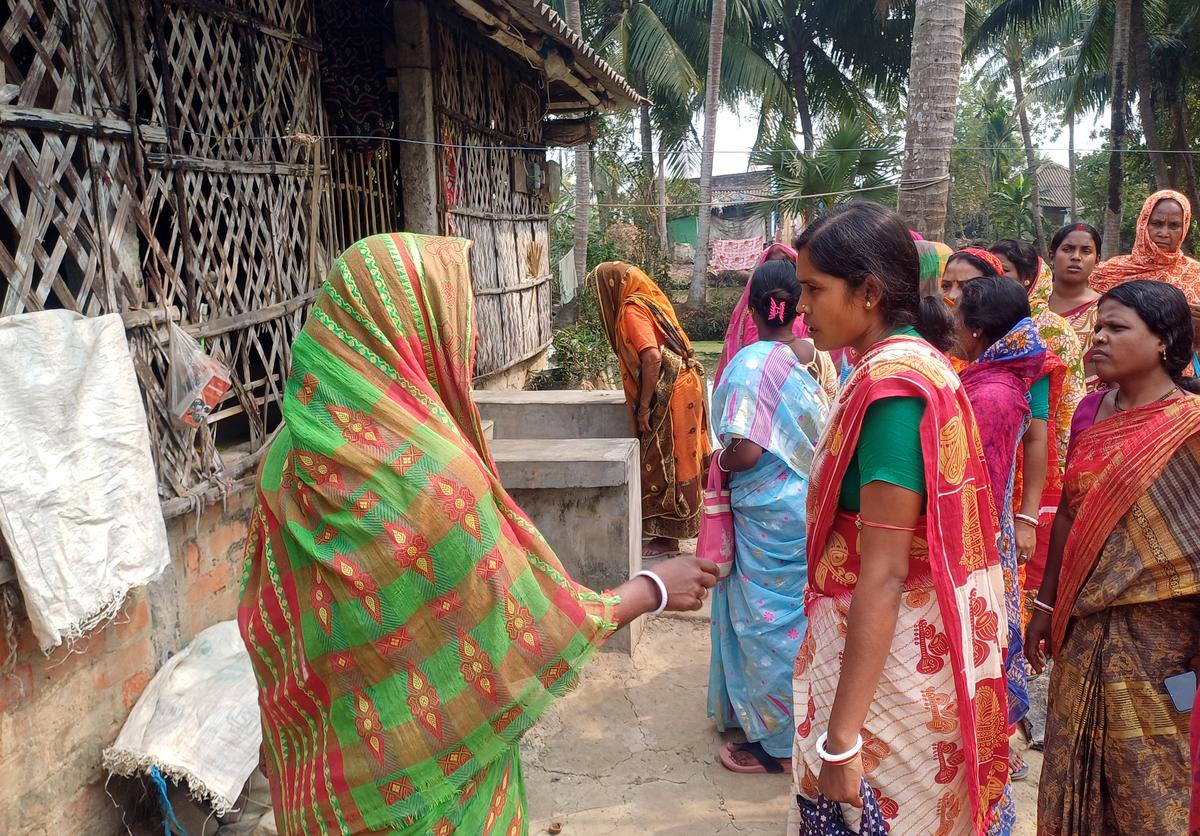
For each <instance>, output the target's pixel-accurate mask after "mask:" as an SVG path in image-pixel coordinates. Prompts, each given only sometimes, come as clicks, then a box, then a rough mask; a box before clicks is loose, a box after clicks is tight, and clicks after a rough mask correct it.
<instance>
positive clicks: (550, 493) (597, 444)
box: [491, 437, 642, 652]
mask: <svg viewBox="0 0 1200 836" xmlns="http://www.w3.org/2000/svg"><path fill="white" fill-rule="evenodd" d="M491 451H492V456H493V457H494V458H495V460H496V466H497V467H498V468H499V470H500V481H501V482H502V483H503V484H504V487H505V488H506V489H507V490H508V492H509V493H510V494H511V495H512V497H513V499H515V500H516V502H517V504H518V505H520V506H521V507H522V508H523V509H524V510H525V513H527V514H528V515H529V517H530V518H531V519H532V520H533V522H534V524H535V525H537V527H538V528H539V529H540V530H541V532H542V535H543V536H544V537H545V538H546V541H547V542H548V543H549V544H550V545H551V547H552V548H553V549H554V551H555V553H556V554H558V557H559V559H560V560H561V561H562V563H563V566H564V567H565V568H566V570H567V573H568V574H569V575H570V576H571V577H572V578H574V579H575V580H577V581H579V582H580V583H582V584H584V585H586V586H589V587H591V588H592V589H596V590H601V589H611V588H613V587H616V586H618V585H620V584H621V583H623V582H624V581H626V580H628V579H629V577H630V576H632V575H633V574H634V573H635V572H637V571H638V570H640V569H641V568H642V516H641V495H642V487H641V475H640V473H639V472H638V460H639V459H638V455H639V453H638V443H637V441H636V440H635V439H632V438H623V439H596V438H580V439H545V438H538V439H512V438H505V437H501V438H498V439H496V440H495V441H493V442H492V443H491ZM639 635H640V625H639V624H635V625H634V626H633V629H632V630H622V631H621V632H620V633H618V634H617V635H616V636H615V637H614V638H613V639H612V640H611V641H609V642H608V643H606V645H605V648H606V649H609V650H620V651H625V652H628V651H630V650H631V649H632V647H633V646H635V645H636V644H637V640H638V637H639Z"/></svg>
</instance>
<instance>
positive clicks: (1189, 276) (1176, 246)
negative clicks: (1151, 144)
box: [1091, 189, 1200, 318]
mask: <svg viewBox="0 0 1200 836" xmlns="http://www.w3.org/2000/svg"><path fill="white" fill-rule="evenodd" d="M1191 225H1192V204H1191V203H1189V202H1188V199H1187V198H1186V197H1184V196H1183V195H1181V194H1180V193H1179V192H1175V191H1171V190H1170V189H1163V190H1162V191H1160V192H1155V193H1154V194H1152V195H1150V197H1148V198H1146V202H1145V203H1143V204H1142V213H1141V214H1140V215H1138V223H1137V238H1136V239H1135V240H1134V243H1133V252H1132V253H1130V254H1129V255H1118V256H1115V257H1113V258H1110V259H1109V260H1108V261H1104V262H1101V263H1100V264H1099V265H1098V266H1097V267H1096V269H1095V270H1094V271H1092V275H1091V283H1092V289H1093V290H1095V291H1096V292H1097V293H1106V292H1108V291H1109V290H1112V289H1113V288H1114V287H1116V286H1117V285H1119V284H1124V283H1125V282H1129V281H1133V280H1134V279H1153V280H1154V281H1159V282H1166V283H1167V284H1173V285H1175V287H1177V288H1179V289H1180V290H1182V291H1183V295H1184V296H1186V297H1187V300H1188V304H1189V305H1191V307H1192V316H1193V318H1194V317H1195V315H1196V308H1197V307H1198V306H1200V261H1196V259H1194V258H1188V257H1187V256H1186V255H1184V254H1183V251H1182V250H1181V249H1180V247H1181V246H1182V245H1183V239H1184V238H1185V237H1187V233H1188V229H1190V228H1191Z"/></svg>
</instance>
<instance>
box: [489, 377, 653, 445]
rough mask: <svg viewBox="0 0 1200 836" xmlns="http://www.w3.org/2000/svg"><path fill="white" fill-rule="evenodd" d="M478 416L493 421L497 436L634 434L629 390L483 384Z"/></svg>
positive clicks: (616, 436) (610, 436) (620, 436)
mask: <svg viewBox="0 0 1200 836" xmlns="http://www.w3.org/2000/svg"><path fill="white" fill-rule="evenodd" d="M471 394H472V397H473V398H474V399H475V403H476V404H477V405H478V407H479V415H480V417H481V418H483V419H484V420H487V421H494V422H495V434H496V438H504V439H508V438H633V437H634V432H633V419H632V417H630V414H629V410H628V409H626V407H625V393H624V392H622V391H619V390H612V389H604V390H595V391H591V392H584V391H580V390H555V391H545V392H541V391H538V392H526V391H522V390H517V389H495V390H492V389H480V390H476V391H474V392H472V393H471Z"/></svg>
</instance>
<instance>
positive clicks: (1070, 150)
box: [1067, 113, 1079, 223]
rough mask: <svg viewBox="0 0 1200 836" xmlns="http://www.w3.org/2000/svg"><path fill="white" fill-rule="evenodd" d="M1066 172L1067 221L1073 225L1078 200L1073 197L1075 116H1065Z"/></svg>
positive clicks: (1070, 114)
mask: <svg viewBox="0 0 1200 836" xmlns="http://www.w3.org/2000/svg"><path fill="white" fill-rule="evenodd" d="M1067 170H1068V171H1069V172H1070V178H1069V179H1070V181H1071V205H1070V206H1068V207H1067V219H1068V220H1069V221H1070V222H1071V223H1075V212H1076V207H1077V206H1079V198H1077V197H1076V196H1075V114H1074V113H1069V114H1067Z"/></svg>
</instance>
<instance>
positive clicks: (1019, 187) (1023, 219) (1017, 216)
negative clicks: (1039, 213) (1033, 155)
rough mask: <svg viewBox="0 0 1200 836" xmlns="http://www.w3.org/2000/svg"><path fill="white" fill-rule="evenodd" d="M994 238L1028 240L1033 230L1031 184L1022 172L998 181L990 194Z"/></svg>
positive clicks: (1031, 236) (1032, 234)
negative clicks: (1009, 178) (1004, 180)
mask: <svg viewBox="0 0 1200 836" xmlns="http://www.w3.org/2000/svg"><path fill="white" fill-rule="evenodd" d="M990 203H991V210H992V221H993V224H994V226H993V230H992V232H993V233H994V234H993V235H992V236H991V237H994V238H1020V239H1023V240H1026V241H1028V240H1030V239H1032V238H1033V236H1034V230H1033V213H1032V211H1030V210H1031V207H1032V206H1033V185H1032V184H1031V183H1030V182H1029V178H1028V177H1026V176H1025V175H1024V174H1019V175H1017V176H1016V177H1014V178H1012V179H1011V180H1009V181H1008V182H1006V183H1000V184H998V185H997V186H996V190H995V191H994V192H992V196H991V200H990Z"/></svg>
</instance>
